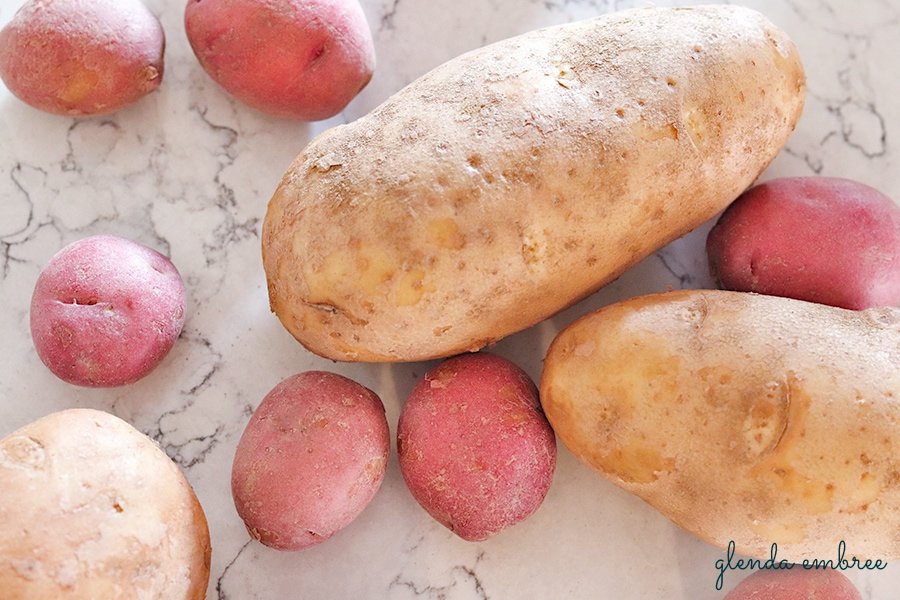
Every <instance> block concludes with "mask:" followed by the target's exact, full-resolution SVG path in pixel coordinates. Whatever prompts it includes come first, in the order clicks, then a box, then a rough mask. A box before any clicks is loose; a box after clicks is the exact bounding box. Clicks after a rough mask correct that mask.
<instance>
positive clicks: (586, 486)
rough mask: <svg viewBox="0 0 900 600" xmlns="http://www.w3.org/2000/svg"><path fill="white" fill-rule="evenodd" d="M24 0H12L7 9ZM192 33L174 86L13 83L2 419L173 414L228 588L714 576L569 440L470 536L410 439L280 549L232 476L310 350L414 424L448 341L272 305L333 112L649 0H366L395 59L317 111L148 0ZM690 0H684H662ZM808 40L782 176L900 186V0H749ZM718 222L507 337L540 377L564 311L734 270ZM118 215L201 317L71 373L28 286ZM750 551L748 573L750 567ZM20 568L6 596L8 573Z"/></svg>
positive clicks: (222, 589) (664, 580)
mask: <svg viewBox="0 0 900 600" xmlns="http://www.w3.org/2000/svg"><path fill="white" fill-rule="evenodd" d="M19 3H20V0H0V23H5V22H6V21H8V20H9V19H10V18H11V17H12V15H13V13H14V11H15V10H16V9H17V7H18V5H19ZM147 3H148V4H149V6H150V7H151V9H152V10H153V12H154V13H156V14H157V15H159V16H160V18H161V20H162V22H163V25H164V27H165V30H166V33H167V36H168V45H167V53H166V74H165V80H164V83H163V86H162V88H161V90H160V91H158V92H156V93H154V94H153V95H151V96H150V97H148V98H145V99H144V100H143V101H141V102H140V103H138V104H136V105H134V106H132V107H130V108H128V109H126V110H123V111H121V112H119V113H117V114H114V115H112V116H109V117H103V118H98V119H86V120H80V121H79V120H74V119H69V118H63V117H57V116H52V115H46V114H43V113H40V112H38V111H36V110H33V109H31V108H29V107H27V106H24V105H23V104H21V103H20V102H18V101H17V100H16V99H14V98H13V97H12V96H11V95H10V94H9V93H8V92H7V91H6V90H5V89H0V306H2V307H3V310H2V311H0V340H2V342H0V343H2V352H3V359H2V361H0V436H2V435H5V434H7V433H9V432H11V431H13V430H14V429H16V428H17V427H19V426H21V425H24V424H25V423H27V422H29V421H32V420H34V419H36V418H38V417H41V416H43V415H45V414H48V413H50V412H52V411H54V410H58V409H62V408H66V407H74V406H82V407H93V408H99V409H103V410H107V411H111V412H113V413H115V414H117V415H119V416H121V417H123V418H125V419H127V420H129V421H130V422H132V423H133V424H134V425H135V426H136V427H138V428H139V429H141V430H142V431H144V432H146V433H147V434H149V435H151V436H152V437H154V438H155V439H156V440H158V441H159V443H160V444H161V445H162V447H163V448H164V449H165V450H166V452H168V454H169V455H170V456H171V457H172V458H173V459H174V460H175V461H177V462H178V463H179V464H180V465H181V466H182V467H183V469H184V470H185V472H186V474H187V476H188V478H189V479H190V481H191V482H192V484H193V485H194V486H195V489H196V491H197V494H198V496H199V498H200V500H201V502H202V504H203V506H204V508H205V510H206V514H207V516H208V518H209V524H210V529H211V534H212V543H213V559H212V576H211V580H210V585H209V593H208V597H209V598H218V599H221V600H226V599H227V600H245V599H254V598H261V599H263V598H264V599H274V600H286V599H294V598H297V599H300V598H302V599H344V598H352V599H363V598H365V599H381V598H385V599H390V600H404V599H410V598H417V597H418V598H428V599H435V600H436V599H446V600H457V599H468V598H473V599H486V598H490V599H492V600H497V599H504V598H517V599H545V598H546V599H549V598H553V599H556V598H591V599H595V598H603V599H606V598H608V599H616V600H642V599H662V598H665V599H670V600H680V599H684V600H712V599H715V598H721V597H723V596H724V593H725V592H724V591H722V592H716V591H715V589H714V581H715V578H716V571H715V568H714V563H715V561H716V560H717V559H719V558H721V557H722V555H723V553H722V551H721V550H719V549H717V548H714V547H712V546H709V545H706V544H704V543H702V542H700V541H698V540H696V539H694V538H693V537H692V536H691V535H689V534H687V533H685V532H683V531H681V530H679V529H678V528H677V527H675V526H674V525H672V524H671V523H670V522H669V521H667V520H666V519H665V518H663V517H661V516H660V515H659V514H657V513H656V512H655V511H654V510H653V509H651V508H649V507H648V506H647V505H645V504H644V503H643V502H641V501H640V500H637V499H636V498H634V497H631V496H630V495H628V494H626V493H625V492H622V491H621V490H619V489H618V488H616V487H615V486H613V485H611V484H609V483H607V482H605V481H603V480H602V479H601V478H599V477H597V476H595V475H594V474H593V473H591V472H590V471H588V469H587V468H585V467H583V466H581V465H580V464H579V463H577V462H576V461H575V459H574V458H573V457H572V455H570V454H569V453H568V452H567V451H566V450H565V449H564V448H562V447H561V448H560V456H559V464H558V469H557V473H556V476H555V480H554V482H553V486H552V488H551V490H550V493H549V496H548V497H547V500H546V502H545V503H544V505H543V506H542V507H541V509H540V510H539V511H538V512H537V513H536V514H535V515H534V516H533V517H532V518H531V519H530V520H528V521H526V522H525V523H523V524H521V525H519V526H517V527H514V528H512V529H510V530H507V531H506V532H504V533H502V534H501V535H499V536H497V537H496V538H494V539H492V540H489V541H486V542H482V543H467V542H463V541H462V540H460V539H457V538H455V537H454V535H453V534H451V533H450V532H449V531H447V530H446V529H444V528H443V527H441V526H440V525H438V524H437V523H435V522H434V521H432V520H431V519H430V518H429V517H428V516H427V515H426V514H425V512H424V511H422V510H421V509H420V508H419V507H418V505H416V504H415V502H414V501H413V499H412V497H411V496H410V494H409V493H408V492H407V490H406V488H405V486H404V484H403V481H402V479H401V477H400V473H399V470H398V468H397V462H396V456H395V455H394V456H392V459H391V462H390V465H389V469H388V474H387V477H386V480H385V482H384V485H383V487H382V489H381V491H380V492H379V494H378V495H377V497H376V498H375V500H374V501H373V502H372V504H371V505H370V506H369V507H368V508H367V509H366V511H365V512H364V513H363V514H362V516H361V517H360V518H359V519H358V520H357V521H356V522H354V523H353V524H352V525H351V526H350V527H349V528H347V529H346V530H345V531H343V532H342V533H340V534H338V535H337V536H335V537H334V538H332V539H331V540H329V541H328V542H326V543H325V544H322V545H320V546H318V547H315V548H313V549H310V550H307V551H304V552H301V553H277V552H275V551H272V550H269V549H267V548H264V547H263V546H260V545H259V544H257V543H255V542H249V538H248V536H247V534H246V532H245V530H244V528H243V526H242V524H241V521H240V520H239V519H238V517H237V514H236V513H235V510H234V507H233V504H232V501H231V495H230V489H229V476H230V469H231V461H232V457H233V453H234V448H235V446H236V444H237V440H238V438H239V436H240V434H241V432H242V430H243V427H244V425H245V424H246V422H247V420H248V418H249V415H250V413H251V412H252V410H253V409H254V408H255V407H256V406H257V405H258V403H259V402H260V400H261V399H262V397H263V396H264V395H265V394H266V392H267V391H268V390H269V389H270V388H271V387H272V386H274V385H275V384H276V383H277V382H278V381H280V380H281V379H283V378H284V377H287V376H289V375H291V374H293V373H296V372H299V371H303V370H307V369H312V368H318V369H330V370H334V371H337V372H340V373H344V374H346V375H348V376H350V377H352V378H354V379H356V380H358V381H360V382H361V383H363V384H364V385H366V386H368V387H371V388H372V389H374V390H375V391H377V392H378V393H379V394H380V395H381V397H382V398H383V400H384V402H385V405H386V408H387V414H388V419H389V422H390V423H391V428H392V431H393V432H395V431H396V421H397V417H398V414H399V410H400V407H401V405H402V402H403V399H404V398H405V395H406V394H407V393H408V391H409V390H410V389H411V387H412V385H413V383H414V381H415V380H416V378H417V377H419V376H421V375H422V374H423V372H424V371H425V370H426V369H427V368H428V367H429V364H410V365H397V366H384V365H366V364H360V365H344V364H334V363H331V362H329V361H325V360H323V359H320V358H318V357H316V356H314V355H311V354H310V353H308V352H306V351H305V350H303V349H302V348H301V347H300V346H299V345H298V344H297V343H295V342H294V341H293V339H292V338H291V337H290V336H289V335H288V334H287V333H286V332H285V331H284V329H282V327H281V325H280V324H279V323H278V321H277V320H276V318H275V317H274V316H273V315H271V314H270V313H269V310H268V305H267V298H266V290H265V280H264V276H263V271H262V265H261V259H260V249H259V233H260V225H261V221H262V217H263V215H264V212H265V206H266V202H267V201H268V199H269V196H270V194H271V193H272V191H273V190H274V188H275V186H276V184H277V182H278V180H279V178H280V176H281V174H282V172H283V171H284V169H285V168H286V167H287V166H288V164H289V163H290V161H291V160H292V159H293V158H294V156H295V155H296V154H297V153H298V152H299V151H300V149H301V148H302V147H303V146H304V145H305V144H306V143H307V141H308V140H309V139H310V138H311V136H313V135H314V134H315V133H317V132H319V131H321V130H323V129H325V128H327V127H328V126H330V125H333V124H335V123H338V122H342V121H349V120H352V119H354V118H356V117H358V116H360V115H362V114H364V113H366V112H368V111H369V110H370V109H372V108H373V107H374V106H376V105H377V104H379V103H380V102H381V101H382V100H384V98H386V97H387V96H388V95H390V94H391V93H393V92H394V91H396V90H397V89H399V88H400V87H401V86H403V85H405V84H406V83H408V82H410V81H412V80H413V79H414V78H416V77H417V76H419V75H421V74H422V73H424V72H425V71H426V70H428V69H429V68H431V67H433V66H435V65H437V64H439V63H441V62H443V61H444V60H446V59H448V58H451V57H453V56H455V55H457V54H459V53H461V52H463V51H465V50H469V49H472V48H475V47H477V46H480V45H482V44H485V43H488V42H492V41H495V40H499V39H502V38H504V37H508V36H510V35H514V34H517V33H521V32H525V31H527V30H530V29H534V28H537V27H541V26H545V25H549V24H555V23H561V22H565V21H570V20H575V19H579V18H584V17H588V16H592V15H595V14H598V13H602V12H606V11H610V10H615V9H623V8H628V7H631V6H634V5H642V4H645V3H644V2H635V1H631V0H542V1H536V0H452V1H451V0H366V1H364V2H363V6H364V9H365V12H366V15H367V17H368V19H369V22H370V24H371V26H372V28H373V31H374V35H375V40H376V47H377V52H378V69H377V74H376V76H375V78H374V80H373V81H372V83H371V84H370V85H369V86H368V87H367V88H366V89H365V90H364V91H363V93H362V94H361V95H360V96H359V97H358V98H357V99H356V100H355V101H354V102H353V103H352V104H351V105H350V106H349V108H348V109H347V110H346V111H345V112H344V113H343V114H342V115H340V116H339V117H337V118H335V119H333V120H332V121H330V122H325V123H318V124H313V125H305V124H299V123H293V122H288V121H281V120H276V119H272V118H268V117H266V116H264V115H262V114H260V113H257V112H255V111H253V110H251V109H248V108H245V107H244V106H241V105H239V104H238V103H236V102H235V101H233V100H231V99H230V98H229V97H228V96H227V95H226V94H225V93H223V92H222V91H221V90H220V89H219V88H218V87H217V86H216V85H215V84H214V83H212V81H211V80H210V79H209V78H208V77H207V76H206V75H205V73H204V72H203V71H202V70H201V68H200V66H199V64H198V63H197V62H196V60H195V59H194V57H193V55H192V54H191V52H190V49H189V47H188V44H187V41H186V38H185V35H184V30H183V26H182V11H183V8H184V5H185V2H184V0H148V2H147ZM657 4H660V5H667V4H670V2H664V1H660V2H658V3H657ZM745 4H747V5H749V6H751V7H754V8H757V9H759V10H761V11H763V12H764V13H766V14H767V15H768V16H769V17H770V18H771V19H772V20H773V21H774V22H776V23H777V24H779V25H780V26H782V27H783V28H784V29H786V30H787V31H788V32H789V33H790V34H791V35H792V37H793V38H794V39H795V40H796V42H797V43H798V44H799V46H800V49H801V53H802V55H803V57H804V60H805V64H806V68H807V71H808V76H809V91H810V95H809V99H808V104H807V107H806V112H805V114H804V116H803V120H802V122H801V124H800V126H799V128H798V130H797V132H796V133H795V135H794V136H793V137H792V139H791V140H790V142H789V144H788V146H787V148H786V149H785V151H784V152H783V153H782V154H781V156H779V158H778V159H777V160H776V161H775V162H774V164H773V165H772V166H771V168H770V169H769V171H768V172H767V173H766V174H765V177H766V178H770V177H773V176H778V175H809V174H813V173H821V174H823V175H833V176H844V177H850V178H856V179H859V180H861V181H864V182H867V183H869V184H870V185H873V186H875V187H878V188H880V189H881V190H883V191H884V192H885V193H887V194H888V195H890V196H891V197H893V198H894V199H900V180H898V179H897V178H896V173H897V168H898V166H900V147H898V146H897V145H896V144H897V139H898V136H900V102H898V101H897V98H898V97H900V72H898V69H900V67H898V64H900V0H866V1H853V0H746V1H745ZM708 228H709V224H707V226H705V227H703V228H701V229H700V230H698V231H696V232H694V233H693V234H691V235H689V236H688V237H687V238H685V239H683V240H680V241H678V242H675V243H674V244H672V245H671V246H670V247H668V248H665V249H663V250H661V251H659V252H657V253H656V254H655V255H653V256H651V257H649V258H648V259H646V260H645V261H644V262H642V263H641V264H639V265H638V266H636V267H635V268H633V269H631V270H630V271H629V272H628V273H626V274H625V275H624V276H623V277H622V278H621V279H619V280H618V281H617V282H615V283H613V284H612V285H610V286H608V287H607V288H606V289H604V290H602V291H601V292H600V293H598V294H596V295H595V296H593V297H592V298H589V299H588V300H586V301H584V302H582V303H581V304H579V305H577V306H575V307H573V308H571V309H569V310H567V311H565V312H564V313H562V314H560V315H558V316H556V317H555V318H553V319H551V320H549V321H548V322H545V323H543V324H541V325H539V326H537V327H535V328H533V329H532V330H529V331H525V332H523V333H520V334H517V335H514V336H512V337H510V338H507V339H506V340H504V341H502V342H500V343H498V344H497V345H496V346H495V347H494V348H493V351H495V352H497V353H500V354H502V355H504V356H507V357H509V358H511V359H513V360H515V361H516V362H518V363H519V364H520V365H522V366H523V367H525V368H526V369H527V370H528V371H529V372H530V373H531V374H532V376H533V377H535V378H536V379H537V378H538V377H539V374H540V368H541V359H542V357H543V354H544V351H545V350H546V347H547V345H548V344H549V341H550V340H551V339H552V336H553V335H554V333H555V332H556V331H557V330H558V329H559V328H560V327H561V326H564V325H565V324H567V323H569V322H570V321H572V320H573V319H574V318H576V317H577V316H579V315H581V314H584V313H585V312H587V311H589V310H591V309H593V308H595V307H598V306H601V305H603V304H606V303H609V302H611V301H614V300H616V299H620V298H624V297H628V296H632V295H635V294H639V293H649V292H655V291H661V290H665V289H667V288H678V287H705V286H709V285H711V281H710V278H709V275H708V274H707V271H706V263H705V261H706V259H705V255H704V252H703V243H704V240H705V235H706V232H707V231H708ZM98 233H111V234H117V235H121V236H125V237H129V238H132V239H134V240H137V241H139V242H142V243H144V244H147V245H149V246H152V247H155V248H157V249H159V250H161V251H163V252H165V253H167V254H169V255H170V256H171V257H172V260H173V261H174V262H175V264H176V265H177V266H178V268H179V269H180V270H181V273H182V274H183V276H184V278H185V281H186V284H187V286H188V289H189V299H188V318H187V324H186V326H185V329H184V333H183V335H182V337H181V339H180V340H179V342H178V344H177V345H176V347H175V349H174V350H173V352H172V353H171V354H170V355H169V357H168V358H167V359H166V360H165V362H164V363H163V364H162V365H161V366H160V368H158V369H157V370H156V371H155V372H153V373H152V374H151V375H150V376H149V377H147V378H146V379H144V380H142V381H140V382H138V383H137V384H134V385H131V386H128V387H124V388H119V389H110V390H90V389H81V388H76V387H72V386H69V385H67V384H65V383H62V382H61V381H59V380H57V379H56V378H54V376H53V375H51V374H50V372H49V371H48V370H46V369H45V368H44V367H43V365H42V364H41V362H40V360H39V359H38V357H37V355H36V354H35V351H34V348H33V346H32V343H31V338H30V335H29V331H28V326H27V322H28V314H27V312H28V304H29V300H30V296H31V291H32V288H33V286H34V282H35V279H36V277H37V275H38V272H39V270H40V269H41V266H42V265H44V264H45V263H46V262H47V260H48V259H49V258H50V256H51V255H52V254H53V253H55V252H56V251H57V250H59V249H60V248H61V247H62V246H63V245H65V244H67V243H69V242H71V241H74V240H76V239H79V238H82V237H85V236H88V235H92V234H98ZM743 575H744V574H743V573H738V574H734V573H732V574H730V575H729V577H728V579H727V581H726V590H727V589H728V588H730V587H731V586H733V585H734V584H735V583H736V582H737V581H738V580H739V579H740V578H741V577H743ZM851 577H852V579H853V580H854V581H855V582H856V583H857V584H858V585H859V587H860V589H861V591H862V592H863V596H864V598H867V599H878V600H888V599H891V598H896V597H897V596H896V590H897V589H900V566H894V565H892V566H890V567H889V568H888V569H887V570H885V571H881V572H877V573H874V574H873V573H856V574H851ZM2 595H3V594H2V590H0V596H2Z"/></svg>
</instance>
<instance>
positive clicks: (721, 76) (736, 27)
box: [262, 6, 805, 361]
mask: <svg viewBox="0 0 900 600" xmlns="http://www.w3.org/2000/svg"><path fill="white" fill-rule="evenodd" d="M804 95H805V79H804V73H803V68H802V66H801V64H800V61H799V58H798V56H797V51H796V48H795V47H794V45H793V43H791V41H790V40H789V39H788V38H787V37H786V36H785V34H784V33H782V32H781V31H779V30H777V29H775V28H774V27H773V26H772V25H771V24H770V23H769V22H768V21H766V20H765V18H764V17H763V16H762V15H760V14H759V13H756V12H754V11H751V10H749V9H744V8H739V7H732V6H710V7H704V8H696V9H655V8H648V9H640V10H636V11H626V12H621V13H615V14H611V15H607V16H603V17H599V18H596V19H592V20H588V21H582V22H579V23H573V24H570V25H564V26H560V27H555V28H550V29H544V30H540V31H535V32H532V33H528V34H525V35H522V36H519V37H516V38H512V39H509V40H506V41H503V42H499V43H497V44H494V45H491V46H487V47H485V48H482V49H479V50H475V51H473V52H470V53H468V54H465V55H463V56H460V57H458V58H456V59H454V60H452V61H450V62H448V63H446V64H444V65H442V66H440V67H438V68H436V69H435V70H433V71H431V72H430V73H428V74H427V75H425V76H424V77H422V78H421V79H419V80H417V81H416V82H414V83H413V84H411V85H409V86H408V87H406V88H405V89H403V90H401V91H400V92H398V93H397V94H395V95H394V96H393V97H391V98H390V99H388V100H387V101H386V102H385V103H384V104H382V105H381V106H380V107H378V108H376V109H375V110H374V111H373V112H372V113H370V114H369V115H368V116H366V117H363V118H361V119H359V120H358V121H356V122H354V123H352V124H349V125H344V126H340V127H336V128H334V129H332V130H330V131H327V132H325V133H324V134H322V135H321V136H319V137H318V138H316V139H315V140H313V142H312V143H310V145H309V146H308V147H307V148H306V149H305V150H304V152H303V153H302V154H301V155H300V156H299V157H298V158H297V160H296V161H295V162H294V164H293V165H292V166H291V168H290V170H289V171H288V172H287V174H286V175H285V176H284V179H283V181H282V183H281V186H280V187H279V188H278V190H277V191H276V193H275V195H274V197H273V198H272V200H271V202H270V204H269V210H268V214H267V215H266V220H265V224H264V227H263V240H262V245H263V261H264V264H265V269H266V274H267V278H268V285H269V298H270V303H271V307H272V310H273V311H274V312H275V314H277V315H278V317H279V318H280V319H281V321H282V323H283V324H284V325H285V327H286V328H287V329H288V331H290V332H291V333H292V334H293V335H294V336H295V337H296V338H297V339H298V340H299V341H300V342H301V343H302V344H303V345H305V346H306V347H307V348H309V349H310V350H312V351H313V352H316V353H317V354H320V355H322V356H325V357H327V358H332V359H336V360H348V361H413V360H423V359H429V358H435V357H440V356H447V355H452V354H456V353H459V352H462V351H467V350H468V351H474V350H477V349H479V348H481V347H483V346H485V345H486V344H488V343H490V342H492V341H494V340H497V339H500V338H502V337H504V336H506V335H508V334H510V333H513V332H516V331H519V330H521V329H524V328H526V327H528V326H530V325H533V324H534V323H537V322H538V321H541V320H542V319H544V318H546V317H548V316H550V315H552V314H554V313H555V312H557V311H559V310H561V309H563V308H565V307H566V306H568V305H570V304H572V303H574V302H575V301H577V300H579V299H581V298H582V297H584V296H586V295H588V294H590V293H591V292H593V291H595V290H596V289H598V288H599V287H601V286H602V285H604V284H605V283H608V282H609V281H611V280H613V279H614V278H616V277H617V276H618V275H619V274H621V273H622V272H623V271H624V270H625V269H627V268H628V267H629V266H631V265H632V264H634V263H636V262H637V261H639V260H640V259H642V258H643V257H645V256H647V255H648V254H650V253H651V252H653V251H654V250H656V249H658V248H659V247H661V246H663V245H665V244H666V243H668V242H670V241H671V240H673V239H675V238H677V237H679V236H681V235H683V234H685V233H687V232H688V231H690V230H691V229H693V228H695V227H696V226H698V225H699V224H701V223H702V222H703V221H705V220H707V219H708V218H710V217H711V216H712V215H714V214H715V213H716V212H718V211H720V210H721V209H723V208H725V206H726V205H727V204H728V203H729V202H731V201H732V200H734V198H736V197H737V196H738V195H739V194H740V193H741V192H742V191H743V190H744V189H745V188H746V187H747V186H748V185H749V184H750V183H751V182H753V180H754V179H755V178H756V177H757V175H758V174H759V173H760V172H761V171H762V170H763V169H764V168H765V167H766V165H768V163H769V162H770V161H771V160H772V158H773V157H774V156H775V154H776V153H777V151H778V150H779V149H780V148H781V147H782V145H783V144H784V142H785V141H786V139H787V137H788V135H789V134H790V132H791V131H792V130H793V127H794V124H795V122H796V120H797V118H798V117H799V115H800V111H801V108H802V105H803V100H804Z"/></svg>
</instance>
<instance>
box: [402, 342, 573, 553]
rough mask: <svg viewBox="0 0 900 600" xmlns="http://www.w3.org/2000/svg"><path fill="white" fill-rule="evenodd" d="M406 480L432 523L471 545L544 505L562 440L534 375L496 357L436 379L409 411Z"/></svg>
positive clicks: (446, 369) (450, 368) (458, 364)
mask: <svg viewBox="0 0 900 600" xmlns="http://www.w3.org/2000/svg"><path fill="white" fill-rule="evenodd" d="M397 452H398V454H399V458H400V470H401V472H402V473H403V479H404V480H405V481H406V485H407V486H408V487H409V490H410V492H412V495H413V497H415V499H416V500H417V501H418V503H419V504H421V505H422V507H423V508H424V509H425V510H426V511H428V513H429V514H430V515H431V516H432V517H434V518H435V519H436V520H437V521H439V522H440V523H441V524H442V525H444V526H446V527H448V528H449V529H450V530H451V531H453V532H454V533H456V534H457V535H458V536H460V537H461V538H463V539H465V540H469V541H479V540H484V539H487V538H489V537H491V536H493V535H495V534H497V533H499V532H500V531H501V530H503V529H505V528H507V527H509V526H511V525H514V524H516V523H518V522H520V521H522V520H523V519H525V518H527V517H528V516H530V515H531V514H532V513H533V512H534V511H535V510H537V508H538V507H539V506H540V505H541V503H542V502H543V500H544V497H545V496H546V495H547V491H548V489H549V488H550V483H551V481H552V479H553V471H554V469H555V467H556V437H555V435H554V433H553V430H552V429H551V428H550V424H549V423H548V422H547V419H546V417H545V416H544V413H543V412H542V411H541V407H540V402H539V401H538V391H537V388H536V387H535V385H534V383H533V382H532V381H531V379H530V378H529V377H528V375H527V374H525V372H523V371H522V370H521V369H519V368H518V367H517V366H516V365H514V364H513V363H511V362H509V361H508V360H506V359H503V358H500V357H499V356H494V355H492V354H487V353H479V354H469V355H463V356H458V357H455V358H451V359H449V360H447V361H444V362H443V363H441V364H440V365H438V366H437V367H436V368H434V369H433V370H431V371H429V372H428V373H427V374H426V375H425V377H424V379H423V380H422V381H420V382H419V384H418V385H417V386H416V387H415V389H413V391H412V393H411V394H410V396H409V399H408V400H407V401H406V405H405V406H404V407H403V411H402V413H401V416H400V424H399V426H398V433H397Z"/></svg>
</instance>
